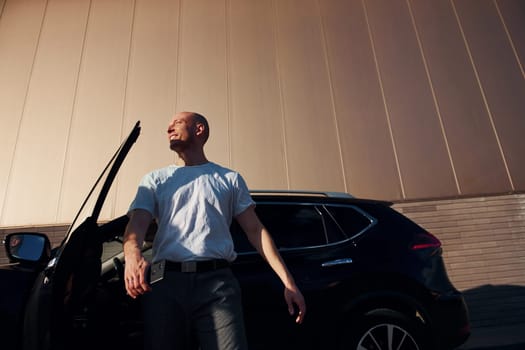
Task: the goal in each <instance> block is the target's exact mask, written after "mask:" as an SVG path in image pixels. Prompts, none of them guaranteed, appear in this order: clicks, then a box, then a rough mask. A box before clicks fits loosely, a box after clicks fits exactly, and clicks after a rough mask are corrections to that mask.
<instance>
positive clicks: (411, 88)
mask: <svg viewBox="0 0 525 350" xmlns="http://www.w3.org/2000/svg"><path fill="white" fill-rule="evenodd" d="M365 4H366V10H367V14H368V19H369V21H370V27H371V31H372V38H373V41H374V42H373V45H374V50H375V52H376V54H377V60H378V66H379V71H380V79H381V82H382V86H383V89H384V94H385V99H386V104H387V110H388V114H389V119H390V123H391V127H392V133H393V136H394V142H395V147H396V152H397V155H398V159H399V164H400V168H401V180H402V183H403V186H404V189H405V192H404V197H405V198H418V197H424V196H434V197H441V196H450V195H456V194H457V187H456V183H455V180H454V174H453V171H452V167H451V163H450V159H449V156H448V154H447V150H446V145H445V142H444V138H443V134H442V132H441V128H440V124H439V119H438V116H437V113H436V109H435V104H434V101H433V98H432V94H431V89H430V86H429V80H428V78H427V74H426V72H425V67H424V62H423V58H422V55H421V52H420V48H419V46H418V42H417V38H416V35H415V31H414V27H413V25H412V20H411V18H410V12H409V10H408V7H407V3H406V1H403V0H395V1H392V0H373V1H366V2H365Z"/></svg>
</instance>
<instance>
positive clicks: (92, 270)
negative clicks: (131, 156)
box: [23, 122, 140, 350]
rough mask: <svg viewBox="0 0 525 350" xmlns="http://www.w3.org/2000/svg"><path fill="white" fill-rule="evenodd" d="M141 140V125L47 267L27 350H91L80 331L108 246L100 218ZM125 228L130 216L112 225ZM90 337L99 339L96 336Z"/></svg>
mask: <svg viewBox="0 0 525 350" xmlns="http://www.w3.org/2000/svg"><path fill="white" fill-rule="evenodd" d="M139 134H140V122H137V123H136V124H135V126H134V127H133V129H132V130H131V132H130V134H129V136H128V137H127V138H126V139H125V140H124V142H123V143H122V144H121V145H120V147H119V148H118V150H117V152H116V153H115V154H114V156H113V157H112V158H111V160H110V161H109V163H108V164H107V166H106V167H105V169H104V170H103V172H102V174H101V175H100V177H99V178H98V179H97V181H96V183H95V185H94V186H93V188H92V189H91V191H90V192H89V194H88V196H87V198H86V200H85V201H84V203H83V204H82V206H81V208H80V210H79V212H78V214H77V215H76V217H75V219H74V220H73V222H72V225H71V226H70V228H69V230H68V233H67V234H66V236H65V238H64V240H63V241H62V243H61V244H60V246H59V247H58V248H56V250H55V251H54V253H53V255H52V259H51V260H50V262H49V264H48V265H47V267H46V268H45V269H44V270H43V271H42V272H41V273H40V274H39V276H38V277H37V279H36V282H35V284H34V286H33V289H32V291H31V295H30V297H29V300H28V303H27V307H26V313H25V320H24V332H23V338H24V342H23V343H24V344H23V347H24V349H26V350H48V349H53V350H62V349H64V350H66V349H84V348H88V347H89V343H91V342H88V340H89V339H81V338H82V337H86V333H85V332H82V333H80V332H78V331H77V330H78V329H79V327H80V328H82V327H83V326H84V324H83V320H82V315H84V314H87V313H89V312H92V311H91V310H90V305H93V304H94V301H95V300H94V299H95V298H97V295H96V293H95V287H96V284H97V282H98V279H99V277H100V270H101V254H102V243H103V242H104V241H105V240H107V237H105V232H107V230H105V229H104V228H102V227H101V226H99V224H98V218H99V215H100V212H101V209H102V206H103V204H104V201H105V199H106V197H107V195H108V193H109V190H110V188H111V185H112V183H113V180H114V179H115V177H116V175H117V172H118V170H119V169H120V166H121V165H122V163H123V161H124V159H125V158H126V156H127V154H128V152H129V150H130V149H131V147H132V146H133V144H134V143H135V141H136V140H137V138H138V137H139ZM97 193H98V196H97V195H96V194H97ZM126 223H127V217H126V216H122V217H121V218H119V219H117V220H113V221H112V224H113V225H117V226H120V227H119V229H121V230H124V228H125V225H126ZM79 334H82V337H80V338H79ZM92 336H93V337H96V338H98V337H97V335H96V334H93V335H92ZM99 341H101V339H100V338H99ZM97 348H98V349H100V348H102V347H97Z"/></svg>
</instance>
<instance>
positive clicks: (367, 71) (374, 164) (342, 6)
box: [320, 0, 402, 198]
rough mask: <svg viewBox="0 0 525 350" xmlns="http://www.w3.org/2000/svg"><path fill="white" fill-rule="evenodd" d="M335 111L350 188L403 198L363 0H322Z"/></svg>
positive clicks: (363, 193) (362, 193)
mask: <svg viewBox="0 0 525 350" xmlns="http://www.w3.org/2000/svg"><path fill="white" fill-rule="evenodd" d="M320 5H321V12H322V20H323V27H324V30H325V35H326V41H327V56H328V59H329V66H330V72H329V73H330V76H331V79H332V84H333V90H334V91H333V94H334V105H335V106H334V109H335V114H336V119H337V123H338V127H339V133H340V135H341V148H342V158H343V164H344V169H345V175H346V179H347V182H348V189H349V191H350V192H351V193H352V194H354V195H356V196H366V197H370V198H385V197H386V198H402V191H401V185H400V179H399V173H398V168H397V164H396V159H395V154H394V150H393V144H392V139H391V136H390V133H389V129H388V121H387V115H386V113H385V103H384V102H385V101H384V100H383V96H382V94H381V86H380V82H379V79H378V75H377V70H376V65H375V60H374V53H373V50H372V44H371V41H370V35H369V30H368V25H367V21H366V17H365V13H364V9H363V5H362V1H360V0H354V1H339V0H335V1H334V0H330V1H321V2H320Z"/></svg>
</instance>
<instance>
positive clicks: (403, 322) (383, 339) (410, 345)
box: [340, 309, 429, 350]
mask: <svg viewBox="0 0 525 350" xmlns="http://www.w3.org/2000/svg"><path fill="white" fill-rule="evenodd" d="M350 326H351V329H346V330H343V332H344V334H345V335H344V336H343V338H342V341H341V344H340V345H341V346H340V349H341V350H389V349H398V350H429V347H428V344H427V342H426V339H425V335H424V331H423V329H422V327H421V325H420V324H419V322H418V321H417V320H411V319H409V318H408V317H406V316H404V315H402V314H401V313H399V312H396V311H393V310H384V309H381V310H374V311H372V312H368V313H367V314H365V315H362V316H360V317H357V318H354V321H353V322H352V324H351V325H350Z"/></svg>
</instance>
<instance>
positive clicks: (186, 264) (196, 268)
mask: <svg viewBox="0 0 525 350" xmlns="http://www.w3.org/2000/svg"><path fill="white" fill-rule="evenodd" d="M229 266H230V263H229V262H228V261H227V260H223V259H218V260H202V261H183V262H175V261H166V270H168V271H179V272H206V271H213V270H218V269H224V268H226V267H229Z"/></svg>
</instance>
